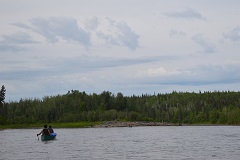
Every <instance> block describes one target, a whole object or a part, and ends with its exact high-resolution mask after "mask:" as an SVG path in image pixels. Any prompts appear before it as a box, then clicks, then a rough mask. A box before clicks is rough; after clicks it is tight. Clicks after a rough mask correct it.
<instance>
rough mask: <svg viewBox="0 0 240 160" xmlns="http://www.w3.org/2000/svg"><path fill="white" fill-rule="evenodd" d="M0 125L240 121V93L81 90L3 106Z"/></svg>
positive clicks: (216, 122) (0, 109)
mask: <svg viewBox="0 0 240 160" xmlns="http://www.w3.org/2000/svg"><path fill="white" fill-rule="evenodd" d="M0 113H1V114H0V124H2V125H4V124H23V123H24V124H31V123H53V122H80V121H89V122H95V121H112V120H119V121H155V122H166V123H186V124H197V123H211V124H240V92H230V91H226V92H203V93H201V92H199V93H194V92H192V93H189V92H175V91H174V92H172V93H168V94H156V95H148V94H144V95H141V96H135V95H132V96H124V95H123V94H122V93H117V94H113V93H111V92H109V91H103V92H102V93H101V94H95V93H93V94H86V93H85V92H79V91H78V90H72V91H69V92H68V93H67V94H64V95H57V96H46V97H44V98H43V99H21V100H20V101H19V102H8V103H5V104H4V105H2V106H1V108H0Z"/></svg>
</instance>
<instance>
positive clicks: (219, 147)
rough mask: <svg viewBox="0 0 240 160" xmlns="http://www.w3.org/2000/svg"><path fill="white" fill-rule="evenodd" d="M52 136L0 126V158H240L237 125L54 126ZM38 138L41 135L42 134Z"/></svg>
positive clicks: (135, 159)
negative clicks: (45, 138)
mask: <svg viewBox="0 0 240 160" xmlns="http://www.w3.org/2000/svg"><path fill="white" fill-rule="evenodd" d="M55 131H56V132H57V134H58V135H57V138H56V140H53V141H48V142H42V141H40V140H38V137H37V133H39V129H14V130H2V131H0V159H64V160H65V159H84V160H99V159H102V160H115V159H132V160H146V159H149V160H153V159H156V160H157V159H162V160H174V159H176V160H179V159H184V160H191V159H203V160H204V159H206V160H208V159H216V160H220V159H223V160H226V159H231V160H235V159H239V156H240V127H238V126H160V127H132V128H128V127H123V128H84V129H57V128H56V129H55ZM39 139H40V138H39Z"/></svg>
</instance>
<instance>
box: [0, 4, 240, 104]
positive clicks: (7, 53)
mask: <svg viewBox="0 0 240 160" xmlns="http://www.w3.org/2000/svg"><path fill="white" fill-rule="evenodd" d="M239 7H240V1H239V0H229V1H227V0H211V1H209V0H194V1H193V0H118V1H117V0H101V1H99V0H70V1H69V0H51V1H49V0H41V1H40V0H36V1H32V0H19V1H15V0H0V85H1V86H2V85H4V86H5V88H6V98H5V102H9V101H18V100H20V99H21V98H22V99H32V98H39V99H41V98H43V97H45V96H55V95H58V94H60V95H62V94H66V93H67V92H68V91H71V90H79V91H81V92H83V91H85V92H86V93H87V94H93V93H97V94H100V93H102V92H103V91H109V92H111V93H113V94H117V93H118V92H121V93H123V95H124V96H131V95H142V94H157V93H161V94H165V93H171V92H172V91H177V92H197V93H198V92H199V91H201V92H204V91H239V90H240V10H239Z"/></svg>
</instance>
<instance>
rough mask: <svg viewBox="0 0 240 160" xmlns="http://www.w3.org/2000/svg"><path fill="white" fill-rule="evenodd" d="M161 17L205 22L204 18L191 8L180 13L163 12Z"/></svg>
mask: <svg viewBox="0 0 240 160" xmlns="http://www.w3.org/2000/svg"><path fill="white" fill-rule="evenodd" d="M163 15H165V16H167V17H172V18H183V19H200V20H205V18H204V17H203V16H202V15H201V14H200V13H199V12H197V11H195V10H194V9H191V8H187V9H185V10H182V11H174V12H165V13H163Z"/></svg>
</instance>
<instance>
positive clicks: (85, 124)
mask: <svg viewBox="0 0 240 160" xmlns="http://www.w3.org/2000/svg"><path fill="white" fill-rule="evenodd" d="M49 124H51V125H52V126H53V127H54V128H113V127H144V126H239V124H208V123H203V124H185V123H166V122H144V121H135V122H124V121H105V122H71V123H49ZM42 125H43V124H30V125H26V124H19V125H16V124H15V125H0V131H1V130H5V129H34V128H35V129H41V128H42Z"/></svg>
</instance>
